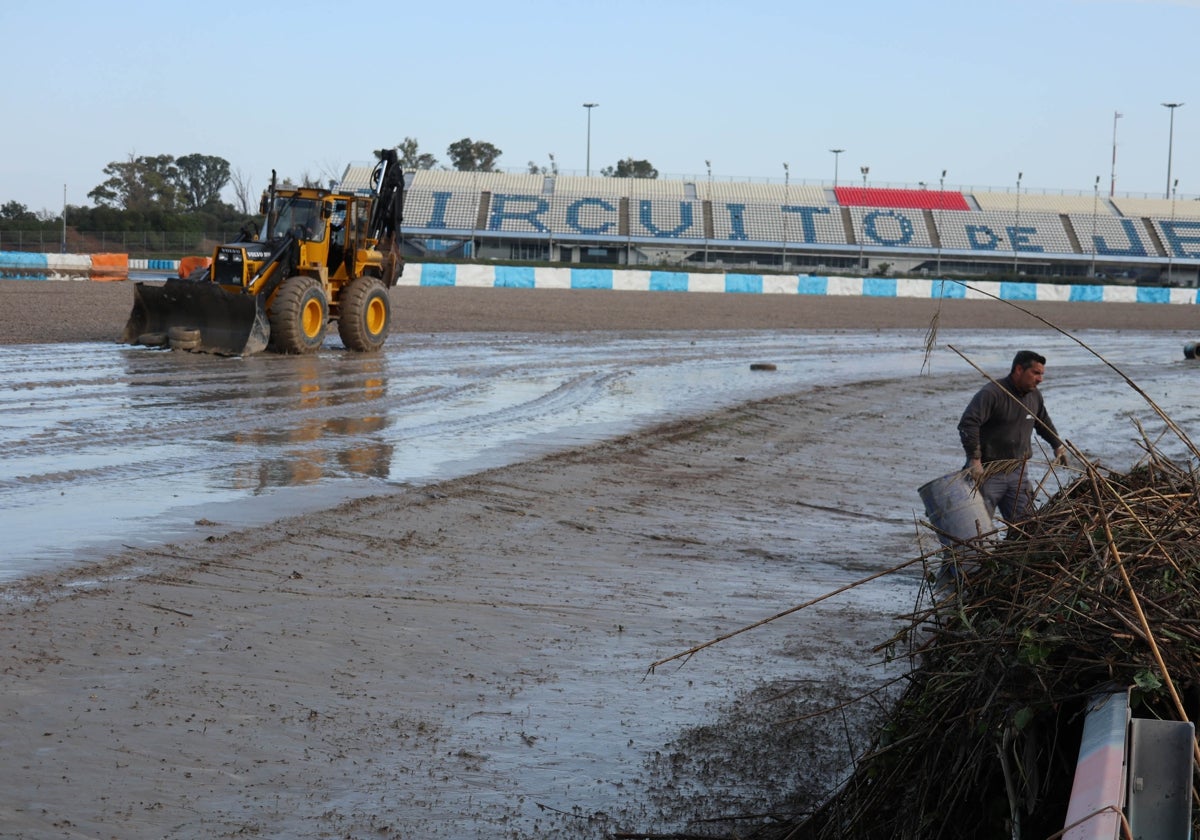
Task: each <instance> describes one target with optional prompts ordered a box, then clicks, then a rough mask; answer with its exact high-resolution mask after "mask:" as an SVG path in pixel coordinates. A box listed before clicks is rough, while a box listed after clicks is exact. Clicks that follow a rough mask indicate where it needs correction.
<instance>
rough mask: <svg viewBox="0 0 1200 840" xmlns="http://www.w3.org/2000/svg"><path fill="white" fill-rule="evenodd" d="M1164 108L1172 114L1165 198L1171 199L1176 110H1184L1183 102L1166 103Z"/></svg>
mask: <svg viewBox="0 0 1200 840" xmlns="http://www.w3.org/2000/svg"><path fill="white" fill-rule="evenodd" d="M1162 106H1163V107H1164V108H1166V109H1167V110H1169V111H1170V112H1171V131H1170V133H1169V134H1168V135H1167V194H1166V195H1165V196H1163V197H1164V198H1170V197H1171V157H1172V154H1171V153H1172V152H1173V151H1174V146H1175V109H1176V108H1182V107H1183V103H1182V102H1164V103H1163V104H1162Z"/></svg>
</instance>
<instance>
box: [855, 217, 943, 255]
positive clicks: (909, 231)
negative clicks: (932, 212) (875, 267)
mask: <svg viewBox="0 0 1200 840" xmlns="http://www.w3.org/2000/svg"><path fill="white" fill-rule="evenodd" d="M850 219H851V221H852V222H853V224H854V235H855V237H856V238H857V239H858V241H859V242H861V243H863V244H864V245H871V246H878V245H886V246H889V247H894V248H930V247H932V246H933V243H932V242H930V241H929V226H928V225H926V224H925V213H924V211H923V210H904V209H895V208H892V207H851V208H850Z"/></svg>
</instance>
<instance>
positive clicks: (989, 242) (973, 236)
mask: <svg viewBox="0 0 1200 840" xmlns="http://www.w3.org/2000/svg"><path fill="white" fill-rule="evenodd" d="M964 230H965V231H966V233H967V241H968V242H970V243H971V249H972V250H975V251H995V250H996V246H997V245H999V244H1000V237H999V236H997V235H996V232H995V231H994V230H992V229H991V228H990V227H988V226H987V225H967V226H966V227H965V228H964ZM984 236H986V237H987V239H983V238H982V237H984Z"/></svg>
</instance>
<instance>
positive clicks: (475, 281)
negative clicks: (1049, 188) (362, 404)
mask: <svg viewBox="0 0 1200 840" xmlns="http://www.w3.org/2000/svg"><path fill="white" fill-rule="evenodd" d="M399 285H402V286H463V287H473V288H514V289H613V290H617V291H650V292H724V293H727V294H783V295H829V296H850V297H883V298H897V297H902V298H961V299H966V300H985V299H987V298H988V297H989V295H990V296H994V297H998V298H1001V299H1002V300H1014V301H1020V300H1027V301H1089V302H1110V303H1200V290H1197V289H1168V288H1163V287H1159V286H1095V285H1071V286H1067V285H1061V286H1060V285H1053V284H1049V283H1022V282H1006V281H992V280H988V281H971V284H970V285H971V287H972V288H970V289H968V288H967V287H966V286H964V285H962V284H961V283H956V282H954V281H952V280H929V279H912V278H902V277H823V276H817V275H810V274H799V275H796V274H787V275H780V274H733V273H726V274H709V273H700V274H689V273H687V272H677V271H639V270H637V269H610V268H533V267H525V266H505V265H452V264H447V263H428V264H420V263H417V264H414V263H409V264H408V265H406V266H405V268H404V276H403V277H401V278H400V283H399Z"/></svg>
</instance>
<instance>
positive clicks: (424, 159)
mask: <svg viewBox="0 0 1200 840" xmlns="http://www.w3.org/2000/svg"><path fill="white" fill-rule="evenodd" d="M396 151H398V152H399V153H400V168H401V169H407V170H412V169H433V167H435V166H437V158H435V157H434V156H433V155H431V154H429V153H428V152H422V151H419V150H418V148H417V138H415V137H405V138H404V140H403V141H402V142H401V143H400V144H399V145H397V146H396Z"/></svg>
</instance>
